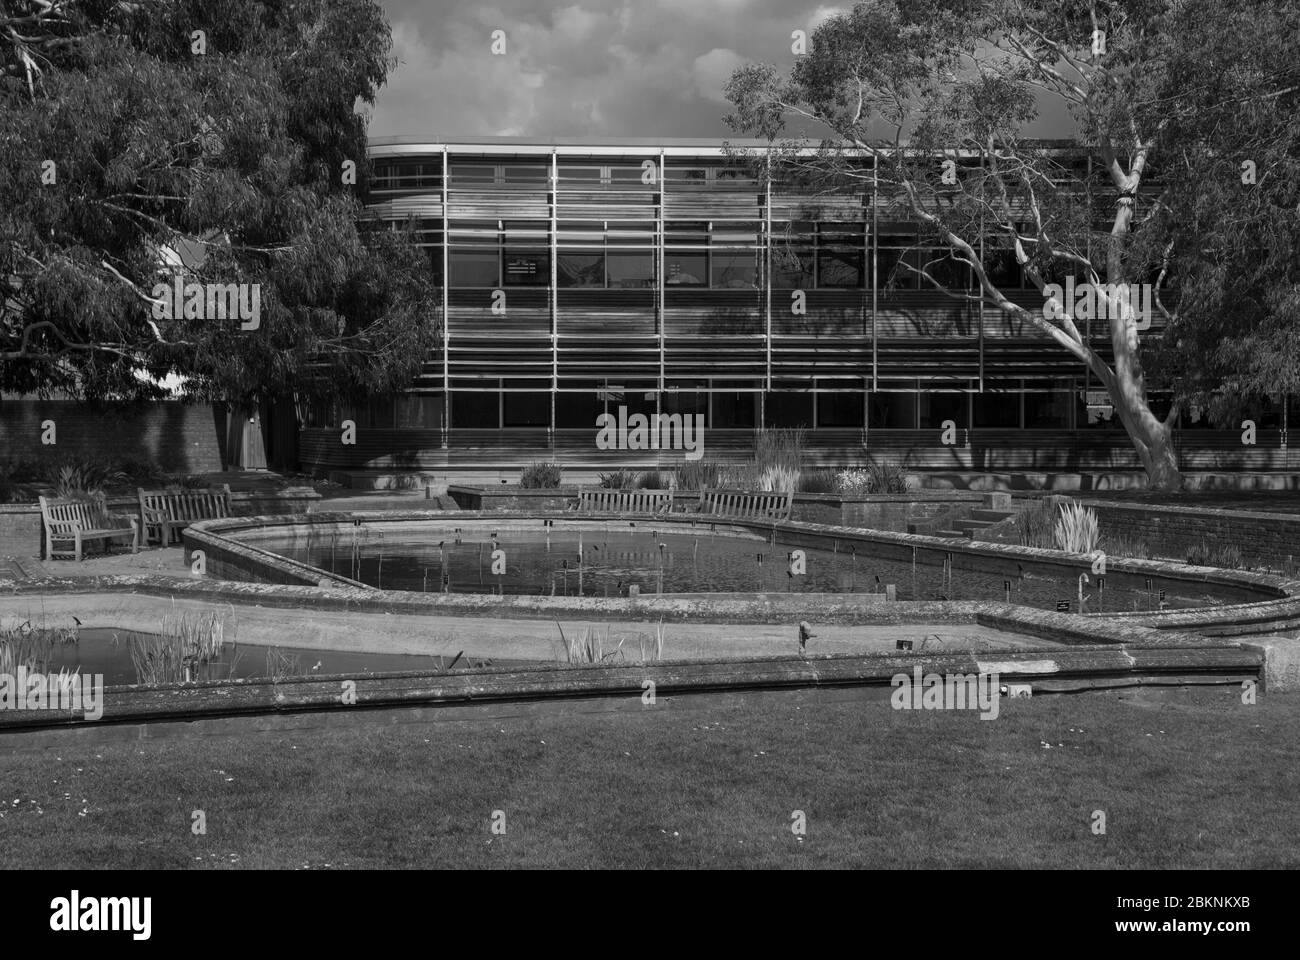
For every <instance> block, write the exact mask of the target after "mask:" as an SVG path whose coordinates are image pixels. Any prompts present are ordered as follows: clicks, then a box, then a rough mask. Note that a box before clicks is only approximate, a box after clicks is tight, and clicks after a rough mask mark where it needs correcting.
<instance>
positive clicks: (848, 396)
mask: <svg viewBox="0 0 1300 960" xmlns="http://www.w3.org/2000/svg"><path fill="white" fill-rule="evenodd" d="M864 402H865V398H864V397H863V395H862V394H861V393H850V392H844V393H819V394H817V426H819V427H861V426H862V424H863V422H864V419H863V417H864V412H865V411H864V407H863V404H864Z"/></svg>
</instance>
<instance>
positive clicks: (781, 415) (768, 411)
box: [763, 393, 813, 427]
mask: <svg viewBox="0 0 1300 960" xmlns="http://www.w3.org/2000/svg"><path fill="white" fill-rule="evenodd" d="M763 425H764V426H766V427H811V426H812V425H813V395H812V394H811V393H769V394H768V395H767V397H766V399H765V401H764V404H763Z"/></svg>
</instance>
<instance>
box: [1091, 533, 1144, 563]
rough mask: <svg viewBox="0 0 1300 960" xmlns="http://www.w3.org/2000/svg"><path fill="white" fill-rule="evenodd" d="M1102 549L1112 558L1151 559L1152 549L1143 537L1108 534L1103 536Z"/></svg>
mask: <svg viewBox="0 0 1300 960" xmlns="http://www.w3.org/2000/svg"><path fill="white" fill-rule="evenodd" d="M1101 548H1102V549H1103V550H1105V551H1106V553H1107V554H1108V555H1110V556H1112V557H1133V558H1135V559H1138V560H1150V559H1151V547H1150V546H1149V545H1148V544H1147V542H1146V541H1145V540H1143V539H1142V538H1141V537H1130V536H1128V535H1127V534H1123V533H1107V534H1104V535H1103V536H1102V544H1101Z"/></svg>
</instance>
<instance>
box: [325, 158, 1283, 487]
mask: <svg viewBox="0 0 1300 960" xmlns="http://www.w3.org/2000/svg"><path fill="white" fill-rule="evenodd" d="M742 145H745V144H742ZM748 146H752V147H754V148H756V149H759V148H760V145H759V144H756V143H755V144H748ZM371 154H372V156H371V160H372V178H371V180H370V184H369V194H368V208H367V209H368V211H369V214H370V215H371V216H373V217H375V218H378V219H381V220H383V221H385V222H387V223H389V224H391V225H392V227H393V229H400V228H405V227H407V226H408V225H413V226H414V229H415V230H416V231H417V232H418V238H419V240H420V242H421V245H422V246H423V247H424V249H425V250H427V252H428V256H429V267H430V270H432V271H433V273H434V275H435V277H436V278H437V279H438V281H439V285H440V287H441V291H442V293H441V296H442V302H441V304H440V305H438V307H437V308H438V309H439V310H440V311H441V319H442V321H443V324H444V327H443V329H444V331H445V336H444V339H443V345H442V348H441V349H440V350H439V351H438V353H437V354H436V355H434V356H431V357H429V359H428V362H427V364H426V365H425V368H424V373H423V375H422V376H421V377H420V378H419V380H418V382H416V383H415V384H413V386H412V388H411V389H410V391H409V392H407V393H406V394H405V395H403V396H401V397H399V398H397V399H395V400H384V401H380V402H372V403H370V404H368V405H366V406H364V407H361V408H330V407H325V406H322V407H318V408H315V409H312V410H311V411H308V412H307V413H306V418H305V423H304V424H303V429H302V431H301V434H300V438H299V440H300V442H299V455H300V458H301V460H302V462H303V464H304V466H306V467H308V468H310V469H314V470H317V471H318V472H322V471H326V470H329V469H336V468H351V469H362V468H374V467H392V466H397V467H406V468H438V467H444V466H446V467H452V468H454V467H458V466H464V467H475V466H498V467H508V466H510V465H512V464H515V463H523V462H528V461H532V460H537V459H552V460H557V461H559V462H562V463H568V464H573V465H586V466H593V467H599V466H601V465H606V464H608V465H613V464H616V463H626V464H635V465H641V466H652V465H657V464H665V465H666V464H671V463H674V462H679V461H680V459H681V453H680V452H678V451H670V450H655V451H640V452H637V451H626V450H623V451H608V450H600V449H598V448H597V446H596V443H595V438H596V433H597V429H596V418H597V417H598V416H599V415H600V414H601V413H605V412H610V413H614V412H616V411H617V409H618V408H619V407H626V408H627V410H628V411H629V413H635V412H641V413H646V414H653V413H667V414H672V413H681V414H699V415H702V416H703V417H704V423H705V426H706V431H707V432H706V441H705V447H706V455H707V456H708V457H710V458H711V459H730V458H735V457H740V456H743V455H745V454H746V453H747V452H748V451H749V450H750V449H752V442H753V431H754V430H755V428H757V427H760V426H783V427H788V426H803V427H805V428H806V429H807V446H808V448H809V450H810V451H811V454H812V456H813V457H814V458H815V459H819V460H820V461H821V462H823V463H825V464H827V465H838V464H845V463H850V462H856V461H859V460H861V458H862V456H863V453H864V447H865V449H866V450H867V451H876V450H891V451H898V452H900V453H901V452H903V451H909V452H910V453H911V455H912V462H913V463H914V464H915V465H916V466H919V467H924V466H930V467H935V468H941V467H942V468H953V469H975V470H1003V469H1069V468H1071V467H1076V468H1087V467H1112V468H1115V467H1118V468H1125V467H1136V466H1137V463H1136V459H1135V457H1134V456H1133V454H1132V451H1131V448H1130V446H1129V443H1128V441H1127V439H1126V438H1125V436H1124V434H1123V432H1122V431H1121V430H1120V429H1119V427H1118V422H1115V423H1114V424H1112V423H1111V420H1110V417H1111V413H1110V408H1109V406H1108V405H1107V403H1106V399H1105V394H1104V392H1101V391H1099V389H1098V384H1097V383H1096V382H1095V380H1093V379H1091V378H1090V376H1089V374H1088V372H1087V371H1086V369H1085V368H1084V367H1083V365H1082V364H1081V363H1080V362H1079V361H1078V360H1076V359H1074V358H1073V357H1071V356H1070V355H1069V354H1067V353H1066V352H1064V351H1063V350H1061V349H1060V348H1059V347H1057V346H1055V345H1054V344H1052V343H1050V342H1049V341H1048V340H1047V339H1046V338H1045V337H1043V336H1042V335H1041V334H1039V333H1038V332H1037V331H1036V330H1035V329H1033V328H1032V327H1031V326H1029V325H1028V324H1021V323H1019V322H1016V321H1014V320H1011V319H1009V318H1008V317H1007V316H1006V315H1004V314H1003V313H1001V312H1000V311H996V310H991V309H987V308H984V309H981V308H980V307H979V306H978V305H973V304H971V303H970V302H969V301H966V300H962V299H956V298H953V297H950V296H948V295H946V294H945V293H943V292H941V291H938V290H935V289H933V288H932V287H930V286H929V285H928V284H923V283H922V282H921V281H920V280H919V279H918V278H917V277H916V276H915V275H909V274H908V273H907V272H906V271H904V270H900V269H898V265H899V261H903V260H905V261H908V262H911V263H913V264H922V263H925V264H929V269H930V270H931V272H933V273H936V275H944V276H946V277H948V279H949V280H950V281H951V282H953V283H954V284H956V285H960V284H961V283H962V282H963V280H964V278H963V277H962V276H961V275H960V274H958V273H957V272H956V271H957V265H956V264H954V263H952V262H951V261H947V262H946V263H945V262H943V260H944V259H945V258H946V253H945V251H942V250H930V249H927V248H925V247H922V246H920V245H919V244H918V232H917V228H916V225H915V223H912V222H908V221H907V220H899V219H897V214H894V213H890V212H889V211H890V210H891V206H890V204H889V203H888V201H887V198H885V197H883V196H879V195H877V193H876V191H875V190H874V189H873V186H872V182H871V180H870V178H865V179H864V180H863V184H864V186H863V188H862V189H860V190H854V191H846V192H842V193H839V194H836V195H834V196H825V195H815V194H813V193H812V192H809V191H800V190H796V189H785V188H782V187H781V186H780V185H779V184H775V185H772V184H766V183H765V182H764V180H763V179H762V178H755V177H754V176H753V175H752V172H751V170H750V169H749V168H747V167H746V166H745V165H743V164H739V163H736V162H734V161H729V158H728V156H727V153H726V151H725V150H724V147H723V144H722V143H721V142H720V141H693V140H674V141H662V140H654V141H650V140H640V141H638V140H627V141H618V142H614V141H595V140H582V141H570V140H549V141H539V140H520V139H513V138H495V139H494V138H482V139H477V140H473V141H460V142H445V143H444V142H418V141H407V140H404V139H399V140H391V139H382V140H374V141H372V143H371ZM868 163H869V161H868ZM868 169H869V167H868ZM891 218H892V219H891ZM985 260H986V263H987V264H988V265H989V269H991V270H992V271H993V272H994V276H996V278H997V282H998V283H999V285H1000V286H1001V287H1002V288H1003V289H1004V290H1005V291H1006V293H1007V295H1008V296H1009V297H1010V298H1011V299H1012V300H1015V301H1016V302H1019V303H1023V304H1024V305H1026V306H1029V307H1032V308H1034V309H1039V308H1041V306H1042V303H1043V300H1042V297H1041V295H1040V294H1039V293H1038V292H1037V291H1036V290H1035V289H1033V288H1032V286H1028V285H1027V284H1025V283H1024V282H1023V281H1022V278H1021V277H1020V275H1019V268H1018V267H1017V265H1016V264H1015V262H1014V260H1013V259H1012V258H1011V257H1010V255H1008V254H1005V253H996V252H994V251H986V252H985ZM433 319H436V318H431V320H433ZM1156 324H1157V326H1158V320H1157V321H1156ZM1090 335H1091V336H1093V338H1094V345H1095V347H1096V348H1097V349H1099V350H1101V351H1102V352H1103V354H1105V353H1107V352H1108V351H1109V336H1108V332H1107V330H1106V329H1105V324H1104V322H1098V323H1095V324H1093V329H1092V330H1091V331H1090ZM344 419H352V420H354V421H355V423H356V424H357V426H358V435H357V443H356V444H355V445H352V446H344V445H341V444H340V443H339V439H338V437H339V430H338V428H339V424H340V423H341V421H342V420H344ZM948 421H951V423H952V424H953V425H955V426H956V428H957V436H956V442H955V443H954V442H949V443H946V444H945V443H943V442H942V441H941V432H942V430H943V425H944V424H945V422H948ZM1282 426H1283V415H1282V411H1281V409H1279V410H1277V411H1274V412H1271V413H1268V412H1266V414H1265V415H1264V420H1263V422H1262V423H1261V427H1263V428H1264V429H1265V430H1268V429H1271V428H1276V429H1277V430H1278V431H1280V430H1281V428H1282ZM1188 427H1189V428H1190V427H1192V425H1191V424H1188ZM1199 436H1200V440H1198V441H1197V442H1200V443H1202V444H1203V445H1204V444H1208V445H1209V446H1210V447H1216V446H1218V441H1217V440H1215V439H1214V438H1212V437H1211V436H1210V434H1208V433H1205V432H1204V431H1202V432H1201V434H1199ZM1271 436H1272V435H1271V434H1269V435H1265V436H1262V437H1261V441H1260V442H1261V444H1263V445H1264V446H1265V447H1267V445H1268V441H1269V437H1271ZM950 439H951V438H950ZM1232 439H1234V440H1235V439H1236V435H1235V434H1233V435H1232ZM1277 439H1279V440H1280V441H1281V442H1284V437H1283V436H1282V435H1281V434H1280V433H1279V438H1277ZM1226 442H1227V439H1226V437H1225V443H1226ZM1237 446H1238V448H1239V446H1240V445H1239V444H1237ZM1229 448H1230V445H1229V446H1225V449H1229Z"/></svg>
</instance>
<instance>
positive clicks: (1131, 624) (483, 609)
mask: <svg viewBox="0 0 1300 960" xmlns="http://www.w3.org/2000/svg"><path fill="white" fill-rule="evenodd" d="M542 519H553V520H557V521H564V524H565V526H570V525H574V526H582V527H587V528H592V527H594V528H595V529H600V528H601V527H602V526H603V525H605V524H606V523H608V522H611V521H613V522H628V523H632V522H635V523H647V524H651V525H653V526H654V527H655V528H658V529H664V528H670V527H678V528H683V529H687V530H689V529H690V528H691V527H692V525H694V527H695V529H696V530H697V531H700V532H704V531H702V530H700V528H701V527H704V528H708V529H709V532H715V533H724V532H725V530H727V529H738V530H746V531H748V532H750V533H759V534H762V535H765V536H766V535H770V534H771V533H773V532H775V533H777V534H784V535H786V536H787V537H790V538H795V537H803V538H805V539H806V541H807V542H811V543H814V544H815V543H817V542H818V541H824V539H825V538H831V539H834V540H839V541H850V542H854V541H856V542H863V543H872V542H874V543H881V544H892V545H895V546H898V545H902V546H912V547H916V548H917V549H918V550H920V551H924V552H925V553H927V554H930V555H933V554H936V553H942V554H949V555H955V554H964V555H969V556H971V557H974V558H976V559H980V558H988V559H995V560H1002V561H1008V560H1010V561H1014V562H1017V563H1022V564H1023V563H1027V562H1028V563H1032V562H1035V561H1037V562H1047V563H1051V564H1052V565H1055V566H1060V567H1062V568H1067V569H1071V570H1073V569H1078V570H1080V571H1083V570H1087V569H1089V568H1090V563H1091V558H1089V557H1086V556H1082V555H1072V554H1065V553H1061V552H1059V551H1054V550H1042V549H1038V548H1032V547H1020V546H1013V545H1009V544H997V543H977V542H970V541H953V540H949V539H946V538H942V537H928V536H923V535H920V534H904V533H893V532H888V531H867V530H861V529H857V528H850V527H837V526H831V525H826V524H812V523H801V522H793V521H777V522H772V521H765V522H758V521H743V520H732V519H728V520H726V521H725V522H716V521H709V520H702V519H701V518H698V517H696V518H692V517H691V516H690V515H685V516H680V517H679V516H670V517H662V516H659V517H656V516H653V515H649V514H643V515H637V514H617V515H611V517H610V519H609V520H605V519H601V518H591V517H578V516H576V515H574V514H572V513H565V512H552V513H538V512H529V513H515V512H497V511H479V512H472V511H388V512H377V513H366V512H361V513H316V514H290V515H283V516H275V517H232V518H228V519H223V520H208V521H201V522H199V523H195V524H193V525H191V526H190V527H188V528H187V529H186V531H185V534H184V536H185V543H186V550H187V555H189V553H188V552H190V551H193V550H195V549H204V550H208V551H211V552H212V554H213V555H219V554H220V553H222V552H226V553H229V554H230V555H231V556H234V557H236V558H243V559H246V560H249V561H251V562H256V563H257V564H259V565H265V568H266V569H267V570H269V571H272V572H274V573H275V574H279V575H282V578H283V579H291V580H293V581H294V582H293V583H279V582H274V581H272V582H242V581H233V580H216V579H204V578H199V577H192V578H187V577H172V576H163V575H153V574H150V575H136V576H101V577H93V578H67V579H61V580H60V579H47V580H36V581H22V582H17V583H14V582H9V583H5V582H3V581H0V590H5V591H6V592H9V593H16V594H37V593H41V592H60V593H68V592H87V591H93V590H104V591H108V592H117V591H128V592H130V591H139V592H145V593H162V594H171V593H181V594H184V595H187V596H192V597H211V598H212V599H213V600H214V601H222V602H236V603H252V604H261V605H265V606H280V607H307V608H310V607H313V606H320V607H329V608H331V609H345V610H367V611H391V612H402V613H417V614H427V615H432V616H437V615H439V614H444V615H451V614H455V615H460V616H473V615H480V616H487V617H495V618H502V619H539V618H551V617H555V616H571V617H572V616H577V617H586V618H592V619H602V618H604V619H612V618H623V619H628V618H631V619H639V618H641V619H645V620H653V619H661V618H662V619H664V620H667V621H694V622H710V621H719V622H734V623H790V622H793V621H794V620H797V619H808V620H820V621H822V622H833V623H848V624H852V623H877V624H879V623H907V622H918V621H921V622H962V621H965V622H972V621H978V622H983V620H981V619H980V618H981V617H990V618H994V619H995V620H996V622H997V623H998V624H999V625H1000V624H1003V623H1005V624H1007V626H1006V629H1010V630H1012V631H1014V632H1031V633H1033V634H1034V635H1044V634H1043V633H1040V632H1038V631H1050V633H1051V635H1052V636H1057V635H1063V634H1072V635H1073V632H1074V631H1076V630H1079V631H1083V632H1082V633H1081V634H1078V635H1074V639H1073V641H1072V642H1082V637H1083V636H1092V637H1095V638H1097V639H1098V640H1102V642H1125V641H1126V639H1131V637H1132V636H1140V635H1142V632H1144V631H1146V630H1148V629H1150V628H1159V629H1160V630H1162V631H1164V632H1166V633H1168V634H1169V635H1171V636H1173V635H1175V634H1176V633H1181V629H1180V628H1185V629H1189V630H1198V631H1203V630H1210V631H1211V632H1212V628H1214V627H1215V626H1216V625H1231V624H1234V623H1238V622H1243V621H1248V620H1253V621H1256V622H1263V621H1266V620H1268V619H1277V618H1284V617H1287V616H1290V615H1293V614H1294V615H1297V616H1300V582H1296V581H1291V580H1285V579H1283V578H1280V577H1275V576H1272V575H1268V574H1260V573H1250V572H1245V571H1229V570H1217V569H1212V568H1205V567H1187V566H1185V565H1182V564H1172V563H1166V562H1162V561H1151V560H1127V559H1115V560H1112V561H1109V562H1108V568H1109V569H1110V570H1114V571H1116V572H1126V573H1129V574H1133V575H1138V576H1142V575H1151V576H1153V577H1159V578H1162V579H1167V580H1179V581H1190V582H1193V583H1204V584H1221V585H1225V586H1231V587H1235V588H1238V589H1241V590H1247V591H1252V592H1256V593H1258V594H1260V599H1259V600H1256V601H1252V602H1244V603H1236V604H1225V605H1223V606H1218V607H1213V608H1203V609H1197V610H1190V611H1189V610H1171V611H1164V612H1159V613H1153V612H1151V611H1143V612H1138V613H1128V614H1125V613H1114V614H1089V615H1082V616H1080V615H1074V614H1057V613H1055V612H1050V611H1042V610H1037V609H1035V608H1030V607H1021V606H1018V605H1014V604H1005V603H1002V602H995V601H902V602H888V601H885V600H884V598H883V596H882V595H881V594H841V593H836V594H817V593H790V594H718V595H713V594H710V595H706V596H698V595H683V596H673V595H671V594H670V595H655V594H643V595H641V596H640V597H638V598H636V599H630V598H625V597H619V598H604V597H545V596H542V597H537V596H525V595H506V596H497V595H492V594H468V593H467V594H456V593H450V594H443V593H424V592H412V591H396V590H380V589H377V588H374V587H370V586H367V585H365V584H361V583H359V582H356V581H353V580H350V579H348V578H346V577H342V576H339V575H332V574H329V573H327V572H326V571H322V570H319V569H318V568H315V567H311V566H309V565H307V564H303V563H300V562H298V561H292V560H288V559H287V558H284V557H280V556H279V555H277V554H274V553H272V552H271V551H269V550H264V549H262V548H260V547H258V546H256V545H254V544H250V543H246V542H241V541H240V540H239V539H238V538H237V536H235V535H236V534H238V533H239V532H241V531H246V530H257V531H259V532H262V531H266V530H267V529H268V528H270V529H271V530H274V529H275V528H277V527H279V528H281V530H280V532H287V530H286V529H285V528H293V529H297V530H299V531H301V530H303V529H304V528H307V529H310V530H318V529H338V530H340V531H346V530H347V529H350V528H352V527H353V526H355V525H356V524H357V523H358V522H360V523H363V524H367V525H369V526H372V527H373V526H386V525H394V526H397V527H400V526H402V525H410V524H413V523H414V524H423V523H428V522H430V521H436V522H438V523H440V524H445V525H448V526H451V525H458V526H462V527H473V526H487V525H492V526H497V527H506V526H507V525H508V524H509V523H511V522H513V521H518V522H527V523H528V524H529V525H530V526H532V525H533V524H535V523H536V522H537V521H538V520H542ZM719 528H721V529H719ZM1008 611H1012V612H1013V613H1011V614H1008ZM1008 617H1009V619H1008ZM992 622H993V621H990V623H992ZM1013 623H1014V624H1015V625H1012V624H1013ZM1083 624H1087V625H1088V626H1086V627H1084V626H1081V625H1083ZM1029 628H1032V629H1029ZM1128 629H1134V630H1138V631H1139V633H1138V634H1133V635H1129V634H1126V633H1124V632H1123V631H1124V630H1128ZM1115 631H1119V632H1115ZM1186 636H1190V634H1188V635H1186ZM1103 638H1104V639H1103ZM1184 639H1185V637H1184ZM1067 642H1071V641H1067Z"/></svg>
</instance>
